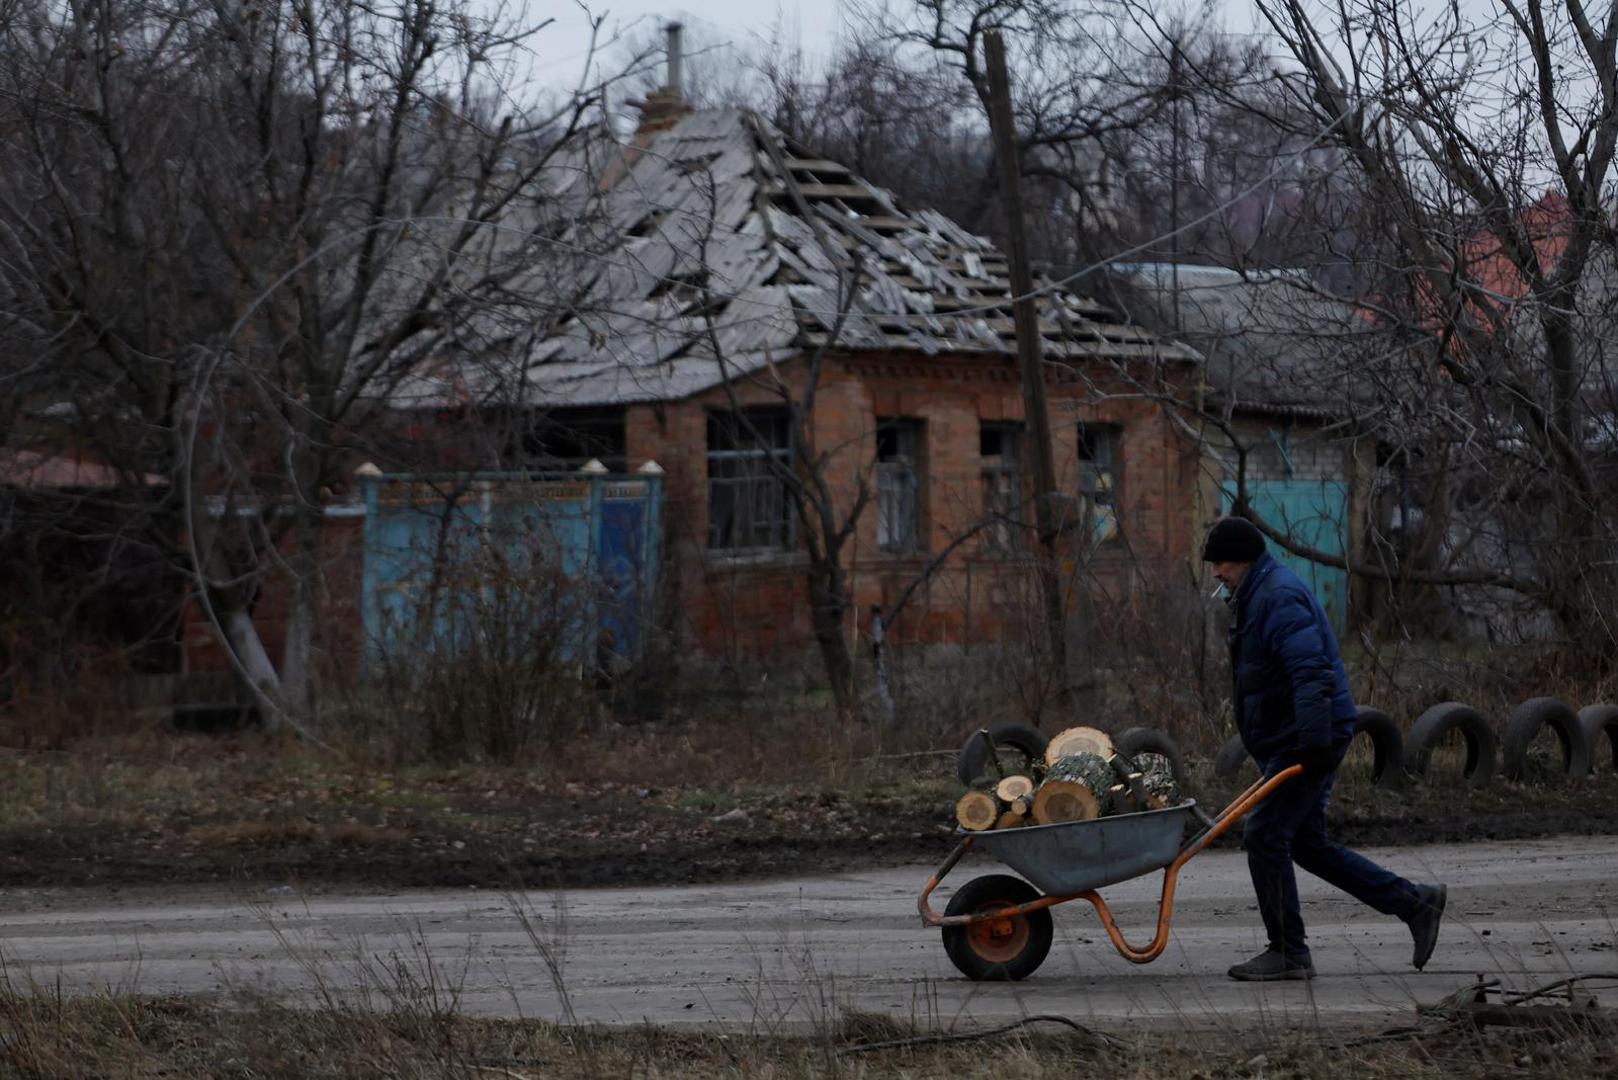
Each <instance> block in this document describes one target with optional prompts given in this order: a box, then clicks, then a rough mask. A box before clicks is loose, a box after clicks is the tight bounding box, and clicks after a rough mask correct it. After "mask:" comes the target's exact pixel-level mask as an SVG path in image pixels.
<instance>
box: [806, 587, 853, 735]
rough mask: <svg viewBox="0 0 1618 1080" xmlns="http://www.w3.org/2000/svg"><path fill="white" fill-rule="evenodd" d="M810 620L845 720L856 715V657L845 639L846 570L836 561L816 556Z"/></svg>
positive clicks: (836, 700) (833, 693) (811, 590)
mask: <svg viewBox="0 0 1618 1080" xmlns="http://www.w3.org/2000/svg"><path fill="white" fill-rule="evenodd" d="M809 608H810V621H811V624H812V625H813V627H814V631H815V642H816V644H818V645H819V646H820V656H821V659H822V660H823V661H825V664H826V677H827V678H828V679H830V680H831V693H832V700H833V701H835V702H836V703H837V713H838V715H839V716H842V717H845V718H846V717H850V716H852V715H853V714H854V705H855V701H854V658H853V656H852V654H850V652H849V648H848V639H847V638H846V637H844V636H843V622H844V617H845V616H846V615H847V614H848V609H849V599H848V588H847V585H846V583H845V581H844V578H843V570H842V567H841V566H839V565H838V563H837V561H836V558H835V557H833V558H830V559H828V558H822V557H819V556H812V557H811V558H810V563H809Z"/></svg>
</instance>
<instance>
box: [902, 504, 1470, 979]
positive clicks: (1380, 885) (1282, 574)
mask: <svg viewBox="0 0 1618 1080" xmlns="http://www.w3.org/2000/svg"><path fill="white" fill-rule="evenodd" d="M1203 558H1204V559H1205V560H1206V561H1208V562H1210V563H1212V564H1213V574H1214V577H1215V578H1217V579H1218V580H1219V582H1220V584H1221V585H1222V586H1223V587H1224V588H1226V589H1228V590H1229V597H1228V600H1229V603H1230V604H1231V606H1232V608H1233V609H1234V618H1233V619H1232V622H1231V630H1230V654H1231V678H1232V686H1233V690H1234V697H1233V699H1232V700H1233V703H1234V708H1235V710H1236V723H1237V727H1238V729H1239V730H1240V732H1241V736H1242V741H1243V742H1244V743H1245V744H1246V746H1247V749H1248V751H1249V752H1250V753H1251V754H1252V755H1253V757H1254V759H1255V760H1257V761H1258V762H1259V764H1260V766H1261V768H1262V772H1263V775H1262V776H1261V777H1260V779H1259V780H1258V781H1257V782H1256V783H1254V784H1253V785H1252V786H1251V787H1249V788H1248V789H1247V790H1246V791H1244V792H1243V793H1242V794H1241V795H1239V796H1237V797H1236V799H1235V800H1234V801H1233V802H1232V803H1231V804H1230V805H1229V806H1227V807H1226V808H1225V809H1224V810H1223V811H1221V812H1220V813H1219V814H1218V815H1217V816H1216V817H1208V816H1207V815H1206V814H1204V813H1203V812H1202V811H1201V809H1200V808H1198V807H1197V805H1196V803H1195V802H1192V801H1186V802H1184V803H1182V804H1181V805H1179V806H1171V807H1167V808H1165V809H1159V810H1149V811H1143V812H1139V813H1130V814H1123V815H1117V816H1113V817H1106V818H1098V819H1094V820H1087V821H1073V822H1062V823H1058V824H1048V825H1035V826H1030V827H1021V828H1008V829H993V830H989V831H986V832H975V833H970V834H968V835H967V836H965V837H964V838H962V840H961V841H960V843H959V845H958V846H957V847H956V848H955V850H954V851H953V852H952V853H951V854H950V856H949V858H948V859H946V860H945V861H944V863H943V865H942V866H940V867H939V868H938V870H937V871H936V872H935V873H934V874H933V876H932V877H931V878H930V879H929V880H928V882H927V884H926V886H925V887H924V888H923V889H922V892H921V896H920V897H919V898H918V900H917V907H918V908H919V910H920V911H921V915H922V920H923V922H925V923H926V924H927V925H929V926H938V927H942V928H943V932H944V946H945V950H946V951H947V952H948V954H949V957H950V960H951V961H952V962H953V963H954V964H955V966H956V967H957V968H959V969H960V970H961V971H962V972H963V973H964V974H966V975H967V976H968V977H970V978H974V979H1021V978H1024V977H1025V976H1027V975H1029V974H1031V973H1032V972H1033V971H1034V970H1035V969H1036V968H1038V967H1039V965H1040V964H1041V963H1042V962H1043V961H1044V959H1045V956H1046V954H1047V953H1048V951H1049V950H1050V945H1051V939H1052V926H1051V916H1050V908H1051V907H1053V906H1054V905H1056V904H1060V903H1064V902H1066V901H1068V900H1086V901H1088V902H1089V903H1090V904H1091V905H1092V906H1093V907H1094V908H1095V910H1096V914H1097V916H1098V917H1099V918H1100V919H1101V925H1102V928H1103V929H1104V930H1106V932H1107V937H1108V938H1109V940H1111V942H1112V944H1113V947H1114V948H1116V949H1117V950H1118V952H1119V954H1120V955H1122V956H1123V957H1124V958H1125V959H1127V960H1131V961H1133V962H1135V963H1140V964H1144V963H1149V962H1150V961H1152V960H1155V959H1156V958H1157V957H1158V956H1160V955H1161V954H1162V952H1163V950H1164V949H1165V948H1166V947H1167V946H1168V937H1169V924H1170V920H1171V918H1172V915H1173V909H1174V892H1175V886H1176V883H1177V880H1178V876H1179V872H1180V868H1181V867H1183V866H1184V865H1185V863H1186V862H1187V861H1189V860H1190V859H1191V858H1192V857H1193V856H1195V855H1196V854H1197V853H1198V852H1200V851H1202V850H1203V849H1205V848H1206V847H1207V846H1208V845H1209V844H1211V843H1212V842H1213V841H1214V840H1216V839H1218V837H1219V836H1221V835H1223V834H1224V833H1225V832H1227V831H1228V830H1229V829H1230V828H1232V827H1233V826H1234V825H1235V824H1236V822H1238V821H1240V820H1242V818H1243V817H1246V819H1247V824H1246V829H1245V840H1246V847H1247V858H1248V866H1249V869H1250V871H1251V873H1252V876H1253V889H1254V892H1255V893H1256V894H1257V897H1258V906H1259V912H1260V914H1261V915H1262V917H1263V920H1264V928H1265V931H1266V932H1267V934H1268V937H1269V947H1268V948H1266V949H1265V950H1264V952H1262V953H1260V954H1259V955H1258V956H1255V957H1254V958H1253V959H1251V960H1248V961H1246V962H1245V963H1240V964H1237V965H1235V966H1234V967H1232V968H1231V969H1230V972H1229V974H1230V977H1231V978H1233V979H1239V980H1242V981H1271V980H1280V979H1310V978H1313V977H1314V974H1315V968H1314V962H1313V960H1312V958H1311V957H1310V954H1309V945H1308V941H1307V939H1306V937H1305V934H1304V928H1303V915H1302V912H1301V911H1300V910H1299V905H1298V885H1297V879H1296V877H1295V875H1294V872H1293V865H1294V864H1296V865H1298V866H1302V867H1303V868H1304V869H1305V870H1308V871H1309V872H1311V873H1313V874H1315V875H1317V876H1318V877H1320V878H1322V879H1324V880H1325V881H1328V882H1330V883H1331V884H1333V885H1335V886H1337V887H1338V888H1340V889H1342V890H1344V891H1345V892H1347V893H1349V894H1350V895H1352V896H1353V897H1355V898H1356V899H1358V900H1360V901H1362V902H1363V903H1366V904H1369V905H1370V906H1371V907H1373V908H1375V909H1376V910H1378V911H1380V912H1382V913H1384V914H1387V915H1394V916H1397V917H1398V918H1400V919H1402V920H1404V922H1405V924H1406V925H1407V926H1408V927H1409V928H1410V933H1411V937H1412V938H1413V939H1414V942H1415V952H1414V955H1413V956H1412V958H1411V961H1412V963H1413V964H1414V965H1415V966H1416V968H1418V969H1420V968H1421V967H1423V966H1424V965H1425V964H1426V963H1427V960H1428V958H1429V957H1430V956H1431V955H1432V952H1433V946H1434V944H1435V943H1436V942H1437V940H1438V925H1439V922H1440V920H1441V919H1442V917H1443V913H1444V900H1445V890H1444V886H1442V885H1416V884H1413V883H1411V882H1409V881H1406V880H1405V879H1404V878H1401V877H1399V876H1398V875H1397V874H1394V873H1392V872H1390V871H1388V870H1385V869H1383V868H1382V867H1380V866H1378V865H1376V864H1375V863H1373V862H1371V861H1370V860H1369V859H1367V858H1365V857H1364V856H1361V855H1358V854H1356V853H1354V852H1353V851H1350V850H1349V849H1348V848H1346V847H1343V846H1342V845H1341V844H1338V843H1335V842H1334V841H1332V840H1331V839H1330V838H1329V837H1328V836H1327V835H1326V805H1327V803H1328V801H1329V800H1330V797H1331V787H1332V782H1333V781H1334V780H1335V779H1336V776H1337V769H1338V766H1339V765H1340V764H1341V763H1342V760H1343V755H1344V753H1345V752H1346V751H1347V749H1348V744H1349V742H1350V741H1351V740H1352V739H1353V736H1354V725H1355V718H1356V710H1355V707H1354V701H1353V698H1352V697H1351V696H1350V694H1349V690H1348V678H1347V675H1346V674H1345V672H1344V671H1343V665H1342V660H1341V658H1340V657H1339V655H1338V649H1337V639H1336V636H1335V635H1334V634H1333V633H1332V629H1331V624H1330V623H1329V622H1328V621H1327V619H1326V615H1325V612H1324V611H1323V610H1322V609H1321V607H1320V602H1319V601H1318V600H1316V599H1315V597H1314V594H1313V593H1311V592H1310V591H1309V589H1308V588H1307V587H1306V586H1305V585H1304V584H1303V582H1301V581H1300V580H1299V579H1298V578H1297V576H1296V575H1294V574H1293V573H1292V572H1291V571H1290V570H1288V569H1286V567H1284V566H1282V565H1281V564H1280V563H1278V562H1276V561H1275V560H1274V559H1272V558H1271V557H1270V555H1269V554H1268V552H1267V551H1266V549H1265V544H1264V537H1263V534H1261V533H1260V532H1259V531H1258V529H1257V528H1256V527H1255V526H1254V525H1253V524H1252V523H1251V522H1249V521H1246V520H1243V519H1241V518H1224V519H1221V520H1220V521H1219V522H1217V523H1216V524H1215V525H1214V527H1213V528H1212V529H1211V530H1210V531H1209V533H1208V536H1207V540H1206V542H1205V544H1204V546H1203ZM974 846H977V847H982V848H984V849H986V850H988V851H989V852H990V854H992V855H994V856H995V857H996V858H998V859H999V860H1000V861H1001V862H1003V863H1005V864H1006V865H1007V866H1009V867H1011V868H1012V869H1013V870H1016V871H1017V872H1018V873H1019V874H1021V875H1022V878H1023V879H1026V880H1021V879H1018V878H1014V877H1011V876H1009V875H1005V874H991V875H985V876H983V877H978V878H974V879H973V880H972V881H969V882H967V883H966V885H964V886H962V887H961V888H960V889H958V890H956V892H955V895H954V896H953V897H952V898H951V899H950V903H949V907H948V909H947V910H946V911H945V913H944V914H942V915H940V914H939V913H938V912H936V911H934V910H933V908H932V906H931V904H930V903H929V897H930V896H931V894H932V892H933V890H934V889H936V888H937V887H938V884H939V882H940V881H942V880H943V878H944V877H945V875H947V874H948V873H949V872H950V871H951V870H952V869H953V868H954V867H955V864H956V863H957V862H959V861H960V859H961V857H962V856H963V855H965V854H966V852H967V851H969V850H971V849H972V848H973V847H974ZM1159 869H1161V870H1162V871H1163V891H1162V897H1161V899H1160V901H1159V903H1158V915H1157V928H1156V934H1155V935H1154V937H1153V939H1152V941H1151V942H1150V944H1148V945H1145V946H1143V947H1136V946H1133V945H1131V944H1129V942H1128V941H1127V940H1126V939H1125V938H1124V936H1123V933H1122V932H1121V931H1120V930H1119V928H1118V926H1117V925H1116V924H1115V923H1114V921H1113V918H1112V913H1111V911H1110V909H1109V908H1108V906H1107V904H1106V902H1105V901H1104V900H1102V898H1101V896H1100V894H1099V893H1098V892H1097V891H1096V890H1097V889H1099V888H1101V887H1102V886H1105V885H1110V884H1113V883H1116V882H1120V881H1127V880H1129V879H1130V878H1135V877H1140V876H1142V875H1144V874H1148V873H1151V872H1153V871H1155V870H1159Z"/></svg>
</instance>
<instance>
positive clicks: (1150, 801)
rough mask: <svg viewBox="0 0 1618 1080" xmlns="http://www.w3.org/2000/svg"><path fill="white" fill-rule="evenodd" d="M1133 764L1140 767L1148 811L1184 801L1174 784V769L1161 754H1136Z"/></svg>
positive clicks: (1176, 804) (1178, 787) (1178, 786)
mask: <svg viewBox="0 0 1618 1080" xmlns="http://www.w3.org/2000/svg"><path fill="white" fill-rule="evenodd" d="M1135 763H1136V764H1137V765H1139V766H1140V771H1141V787H1142V788H1143V789H1145V792H1146V806H1147V808H1148V809H1150V810H1162V809H1165V808H1167V807H1170V806H1179V805H1180V803H1182V802H1184V801H1185V800H1184V799H1183V798H1182V797H1181V795H1180V785H1178V784H1176V783H1175V782H1174V767H1173V766H1172V765H1170V764H1169V759H1168V758H1166V757H1164V756H1163V755H1162V754H1137V755H1136V756H1135Z"/></svg>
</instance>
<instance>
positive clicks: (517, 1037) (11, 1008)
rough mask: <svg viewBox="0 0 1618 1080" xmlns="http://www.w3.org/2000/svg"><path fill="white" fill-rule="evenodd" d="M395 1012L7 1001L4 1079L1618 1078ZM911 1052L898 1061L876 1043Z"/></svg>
mask: <svg viewBox="0 0 1618 1080" xmlns="http://www.w3.org/2000/svg"><path fill="white" fill-rule="evenodd" d="M424 1001H425V999H423V998H420V997H417V998H416V999H415V1000H413V1001H396V1002H395V1003H394V1004H393V1007H390V1008H386V1009H380V1010H376V1011H371V1010H363V1009H355V1008H349V1007H342V1006H329V1007H324V1008H295V1007H291V1006H288V1005H286V1004H283V1003H280V1002H277V1001H275V1000H271V999H266V998H262V997H250V996H244V997H237V998H233V999H231V1000H229V1001H222V1002H207V1001H199V1000H195V999H185V998H155V999H154V998H144V999H142V998H125V997H114V996H107V995H93V996H84V997H63V996H60V995H58V994H56V993H53V992H51V991H49V990H42V989H40V988H37V987H35V988H25V989H24V990H23V991H20V992H19V991H15V990H11V991H0V1075H4V1076H16V1077H30V1078H38V1080H58V1078H60V1080H78V1078H82V1077H87V1076H118V1077H135V1078H143V1077H158V1076H163V1077H197V1078H202V1077H217V1078H238V1077H239V1078H243V1080H245V1078H248V1077H252V1078H262V1080H276V1078H287V1080H292V1078H300V1080H301V1078H318V1077H402V1078H415V1077H420V1078H429V1077H434V1078H436V1077H445V1078H465V1080H471V1078H474V1077H477V1078H481V1080H488V1078H491V1077H506V1078H536V1080H537V1078H540V1077H544V1078H547V1080H585V1078H591V1080H594V1078H599V1077H640V1078H645V1080H699V1078H704V1080H706V1078H730V1077H756V1078H761V1080H774V1078H781V1080H785V1078H800V1077H801V1078H809V1077H836V1078H849V1080H856V1078H871V1080H877V1078H883V1080H888V1078H892V1080H899V1078H912V1077H952V1078H959V1080H1054V1078H1057V1077H1072V1076H1084V1075H1097V1076H1107V1077H1115V1078H1118V1080H1147V1078H1160V1077H1187V1078H1196V1080H1223V1078H1227V1077H1228V1078H1249V1077H1252V1078H1257V1077H1288V1078H1292V1077H1296V1078H1300V1080H1301V1078H1314V1077H1322V1078H1325V1077H1331V1078H1334V1080H1338V1078H1343V1077H1364V1078H1376V1080H1383V1078H1386V1080H1393V1078H1405V1077H1419V1078H1429V1077H1430V1078H1439V1077H1445V1078H1449V1077H1480V1078H1481V1077H1498V1076H1505V1075H1510V1076H1547V1077H1548V1076H1557V1077H1567V1076H1579V1077H1597V1076H1611V1075H1615V1074H1618V1052H1615V1050H1614V1045H1613V1040H1612V1039H1611V1038H1610V1037H1603V1036H1597V1035H1591V1034H1589V1033H1587V1032H1585V1031H1583V1030H1582V1029H1580V1028H1577V1027H1575V1026H1573V1025H1557V1024H1551V1025H1548V1026H1545V1027H1540V1028H1525V1029H1511V1030H1506V1029H1486V1030H1484V1031H1481V1032H1480V1031H1476V1030H1473V1029H1471V1028H1470V1027H1468V1026H1462V1025H1458V1024H1455V1023H1448V1024H1445V1023H1439V1022H1434V1023H1430V1024H1428V1025H1425V1026H1423V1027H1422V1028H1420V1030H1419V1033H1417V1034H1415V1035H1406V1036H1402V1037H1396V1038H1391V1039H1382V1040H1378V1039H1374V1038H1372V1039H1368V1038H1366V1037H1365V1036H1363V1035H1356V1034H1354V1033H1347V1034H1345V1033H1342V1032H1338V1031H1332V1030H1293V1031H1277V1030H1267V1031H1256V1030H1255V1031H1246V1032H1240V1033H1234V1032H1217V1031H1201V1032H1197V1033H1195V1035H1196V1037H1195V1038H1187V1037H1186V1035H1187V1034H1188V1033H1187V1032H1184V1031H1178V1032H1177V1031H1154V1032H1152V1033H1149V1034H1133V1035H1124V1036H1098V1035H1096V1034H1093V1033H1088V1032H1085V1031H1082V1030H1079V1031H1075V1030H1073V1029H1071V1028H1069V1027H1066V1026H1058V1025H1052V1024H1029V1025H1026V1026H1023V1027H1020V1028H1017V1029H1015V1030H1013V1031H1010V1032H1007V1033H1004V1034H1001V1035H997V1036H991V1037H988V1038H983V1039H971V1040H964V1041H947V1042H945V1041H935V1040H936V1039H937V1037H938V1036H941V1035H946V1034H954V1035H959V1034H961V1032H959V1031H957V1032H954V1033H944V1032H940V1031H937V1030H924V1029H919V1028H915V1027H912V1026H910V1025H906V1024H902V1023H900V1022H897V1021H893V1020H890V1019H887V1018H884V1017H872V1016H869V1015H864V1014H857V1013H853V1014H850V1013H844V1014H840V1015H839V1016H837V1017H835V1018H832V1019H830V1020H828V1021H827V1022H826V1023H824V1024H823V1025H821V1026H820V1027H819V1029H818V1030H814V1031H811V1032H808V1033H806V1034H804V1035H801V1036H780V1035H768V1034H763V1033H760V1032H749V1031H718V1030H708V1029H683V1030H682V1029H668V1028H653V1027H639V1028H620V1029H601V1028H590V1027H578V1026H569V1027H562V1026H557V1025H554V1024H549V1023H543V1022H537V1021H508V1020H479V1019H471V1018H467V1017H464V1016H461V1015H459V1014H457V1013H455V1012H454V1011H453V1010H449V1009H443V1008H433V1007H430V1006H428V1005H425V1004H424V1003H423V1002H424ZM878 1043H884V1044H885V1043H899V1044H900V1045H896V1046H889V1047H888V1048H886V1049H874V1050H873V1049H869V1047H871V1046H872V1045H873V1044H878Z"/></svg>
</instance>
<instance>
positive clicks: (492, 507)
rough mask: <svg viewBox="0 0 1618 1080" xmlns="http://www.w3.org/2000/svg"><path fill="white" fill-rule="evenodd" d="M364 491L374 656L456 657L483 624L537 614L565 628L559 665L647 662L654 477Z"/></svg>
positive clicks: (385, 480)
mask: <svg viewBox="0 0 1618 1080" xmlns="http://www.w3.org/2000/svg"><path fill="white" fill-rule="evenodd" d="M363 483H364V491H365V504H366V520H365V565H364V570H363V573H362V577H361V605H362V610H363V612H364V621H365V633H366V639H367V642H368V643H369V654H370V656H371V657H372V658H377V657H380V656H394V657H397V656H399V655H401V654H402V653H404V652H405V651H408V650H414V651H417V652H426V653H433V652H441V651H446V650H448V651H453V650H455V649H459V648H462V647H463V646H465V644H466V643H467V642H468V641H469V640H470V639H469V638H468V637H467V635H468V634H471V633H474V632H478V620H485V621H486V620H488V619H490V618H494V619H497V620H504V619H510V620H521V619H525V618H533V617H536V616H540V617H543V618H544V619H546V620H548V621H549V623H550V625H553V626H556V627H558V628H559V632H560V633H561V634H562V635H563V638H564V640H563V643H562V650H563V655H565V656H567V657H569V658H572V659H576V660H579V661H581V662H583V663H585V664H592V663H595V662H596V661H597V660H598V659H599V658H600V656H601V649H602V646H603V645H606V646H607V647H608V648H609V649H610V651H611V652H613V653H617V654H620V655H624V656H634V655H637V654H638V650H639V649H640V647H641V644H642V642H643V641H644V637H645V635H644V633H643V632H642V628H641V624H642V621H643V620H644V618H645V617H646V616H647V615H648V614H649V611H650V606H651V597H652V595H653V586H654V582H655V578H656V568H657V552H658V547H659V532H658V529H659V525H660V514H659V512H658V510H659V503H660V500H661V495H662V492H661V485H660V482H659V478H657V477H650V476H633V477H626V476H612V475H579V474H566V475H557V474H511V473H501V474H475V475H472V476H465V475H462V476H457V477H431V476H411V475H396V476H386V475H384V476H376V477H368V478H365V479H364V480H363ZM536 605H537V606H540V607H543V608H544V610H543V611H538V612H536V611H535V610H534V607H535V606H536ZM506 628H507V629H517V627H516V626H515V625H513V626H511V627H506ZM485 629H487V627H485Z"/></svg>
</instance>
